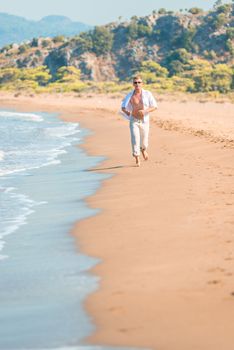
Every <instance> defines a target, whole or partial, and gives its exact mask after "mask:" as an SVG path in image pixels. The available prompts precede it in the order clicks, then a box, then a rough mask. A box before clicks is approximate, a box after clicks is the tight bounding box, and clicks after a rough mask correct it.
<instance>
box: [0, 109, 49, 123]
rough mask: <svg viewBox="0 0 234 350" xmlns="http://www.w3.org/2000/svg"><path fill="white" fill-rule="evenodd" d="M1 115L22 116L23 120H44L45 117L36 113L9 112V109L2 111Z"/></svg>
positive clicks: (8, 116) (9, 116) (7, 116)
mask: <svg viewBox="0 0 234 350" xmlns="http://www.w3.org/2000/svg"><path fill="white" fill-rule="evenodd" d="M0 117H6V118H20V119H23V120H33V121H35V122H42V121H43V120H44V119H43V118H42V117H41V116H39V115H37V114H34V113H18V112H7V111H0Z"/></svg>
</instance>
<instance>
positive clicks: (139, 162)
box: [135, 156, 141, 167]
mask: <svg viewBox="0 0 234 350" xmlns="http://www.w3.org/2000/svg"><path fill="white" fill-rule="evenodd" d="M135 159H136V166H137V167H139V166H140V165H141V161H140V157H139V156H135Z"/></svg>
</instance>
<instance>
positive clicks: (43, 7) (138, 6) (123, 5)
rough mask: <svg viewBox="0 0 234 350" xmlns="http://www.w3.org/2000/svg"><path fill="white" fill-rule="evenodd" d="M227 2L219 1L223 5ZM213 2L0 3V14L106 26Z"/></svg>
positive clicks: (101, 0) (85, 0)
mask: <svg viewBox="0 0 234 350" xmlns="http://www.w3.org/2000/svg"><path fill="white" fill-rule="evenodd" d="M226 2H231V0H223V3H226ZM214 3H215V0H164V1H162V0H40V1H35V0H0V12H7V13H9V14H12V15H17V16H22V17H25V18H27V19H32V20H39V19H41V18H42V17H44V16H48V15H63V16H67V17H69V18H71V19H72V20H74V21H79V22H83V23H86V24H91V25H101V24H107V23H109V22H112V21H116V20H118V18H119V17H122V19H123V20H125V19H129V18H131V17H132V16H146V15H149V14H150V13H151V12H152V11H153V10H158V9H159V8H161V7H164V8H166V9H168V10H179V9H186V8H188V9H189V8H191V7H200V8H203V9H204V10H208V9H211V8H212V7H213V4H214Z"/></svg>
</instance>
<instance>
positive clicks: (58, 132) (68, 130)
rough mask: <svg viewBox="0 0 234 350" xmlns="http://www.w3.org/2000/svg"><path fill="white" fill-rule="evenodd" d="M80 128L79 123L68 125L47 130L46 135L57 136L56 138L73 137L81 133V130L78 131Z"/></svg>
mask: <svg viewBox="0 0 234 350" xmlns="http://www.w3.org/2000/svg"><path fill="white" fill-rule="evenodd" d="M78 126H79V124H78V123H69V124H66V125H65V126H58V127H54V128H46V129H45V133H46V134H47V135H49V136H55V137H66V136H71V135H74V134H77V133H78V132H80V130H79V129H78Z"/></svg>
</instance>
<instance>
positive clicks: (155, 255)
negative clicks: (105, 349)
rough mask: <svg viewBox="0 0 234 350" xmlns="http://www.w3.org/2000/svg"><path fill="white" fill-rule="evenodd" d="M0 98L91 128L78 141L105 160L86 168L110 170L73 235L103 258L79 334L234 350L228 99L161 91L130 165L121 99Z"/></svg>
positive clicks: (162, 346) (173, 349) (162, 349)
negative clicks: (90, 323) (144, 154)
mask: <svg viewBox="0 0 234 350" xmlns="http://www.w3.org/2000/svg"><path fill="white" fill-rule="evenodd" d="M0 100H1V106H10V107H15V108H18V109H19V108H20V109H24V110H30V111H35V110H41V111H53V112H56V111H57V112H59V113H61V114H62V117H63V118H64V119H65V120H67V121H79V122H80V123H81V126H84V127H88V128H89V129H91V130H93V131H94V133H93V134H92V135H91V136H89V137H88V138H87V139H86V141H85V144H84V145H83V147H84V148H85V149H86V150H87V152H89V153H90V154H93V155H104V156H105V157H107V160H106V161H105V162H104V163H103V164H101V165H100V166H99V167H98V169H93V170H94V171H100V172H106V173H112V174H115V176H113V177H112V178H111V179H110V180H107V181H105V182H104V184H103V186H102V187H101V189H99V190H98V192H97V193H96V194H95V195H94V196H92V197H91V198H89V199H88V202H89V204H90V206H92V207H95V208H101V209H102V211H101V214H99V215H97V216H95V217H92V218H89V219H87V220H83V221H81V222H78V223H77V224H76V226H75V227H74V230H73V232H72V234H73V235H74V236H75V237H76V238H77V242H78V245H79V249H81V250H82V251H83V252H85V253H86V254H89V255H92V256H95V257H98V258H100V259H101V261H102V262H101V263H100V264H98V265H97V266H96V267H95V269H94V270H93V273H95V274H97V275H98V276H100V278H101V280H100V285H101V287H100V289H99V290H98V291H97V292H96V293H95V294H93V295H91V296H90V297H89V298H88V300H87V302H86V307H87V309H88V311H89V313H90V314H91V315H92V317H93V320H94V322H95V323H96V325H97V329H96V332H95V334H93V335H92V337H90V338H89V339H87V342H88V343H93V344H102V345H123V346H135V347H148V348H151V349H155V350H233V348H234V331H233V324H234V249H233V248H234V237H233V236H234V218H233V214H234V213H233V211H234V210H233V208H234V186H233V179H234V157H233V153H234V150H233V138H234V131H233V126H234V123H233V119H234V107H233V105H232V104H229V103H224V104H217V103H213V102H208V103H205V104H204V103H199V102H195V101H191V102H189V101H188V99H187V98H186V102H185V100H181V101H170V100H168V99H167V96H165V97H163V98H162V97H161V101H160V103H159V110H158V111H157V112H155V113H154V114H153V115H152V123H151V135H150V149H149V153H150V160H149V161H147V162H142V166H141V167H140V168H136V167H135V166H134V162H133V159H132V158H131V150H130V140H129V130H128V123H127V121H125V120H123V119H122V118H121V117H119V116H118V113H117V111H118V105H119V102H120V101H119V99H113V98H111V97H109V98H108V97H105V96H98V97H92V98H91V97H90V98H88V97H87V98H77V97H66V98H65V97H62V96H60V97H50V96H41V97H34V98H29V97H23V96H21V97H19V98H13V97H12V96H6V95H1V96H0ZM158 126H160V128H159V127H158ZM195 135H197V136H195ZM211 141H212V142H211Z"/></svg>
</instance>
